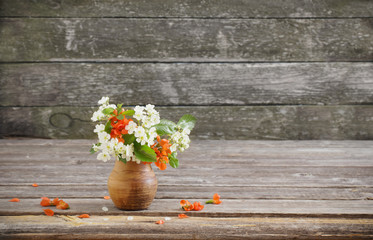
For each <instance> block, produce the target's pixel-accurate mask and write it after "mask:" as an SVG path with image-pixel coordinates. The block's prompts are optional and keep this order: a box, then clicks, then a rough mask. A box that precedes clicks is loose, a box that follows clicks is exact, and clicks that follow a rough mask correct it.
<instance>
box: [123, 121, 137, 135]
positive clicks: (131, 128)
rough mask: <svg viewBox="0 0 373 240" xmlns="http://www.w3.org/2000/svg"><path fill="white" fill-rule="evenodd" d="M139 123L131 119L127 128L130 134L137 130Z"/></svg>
mask: <svg viewBox="0 0 373 240" xmlns="http://www.w3.org/2000/svg"><path fill="white" fill-rule="evenodd" d="M136 127H137V124H136V123H135V122H134V121H130V122H129V123H128V125H127V126H126V130H127V131H128V133H129V134H132V133H133V132H134V131H135V130H136Z"/></svg>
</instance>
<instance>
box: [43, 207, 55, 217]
mask: <svg viewBox="0 0 373 240" xmlns="http://www.w3.org/2000/svg"><path fill="white" fill-rule="evenodd" d="M43 211H44V213H45V214H46V215H47V216H53V215H54V212H53V211H52V210H51V209H49V208H48V209H43Z"/></svg>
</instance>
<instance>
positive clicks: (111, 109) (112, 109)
mask: <svg viewBox="0 0 373 240" xmlns="http://www.w3.org/2000/svg"><path fill="white" fill-rule="evenodd" d="M113 112H114V108H105V109H104V110H102V113H103V114H105V115H109V114H112V113H113Z"/></svg>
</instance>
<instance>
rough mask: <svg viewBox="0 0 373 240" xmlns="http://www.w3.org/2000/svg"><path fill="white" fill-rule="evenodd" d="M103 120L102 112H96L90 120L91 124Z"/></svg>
mask: <svg viewBox="0 0 373 240" xmlns="http://www.w3.org/2000/svg"><path fill="white" fill-rule="evenodd" d="M104 118H105V115H104V114H103V113H102V111H100V110H98V111H96V112H94V113H93V115H92V117H91V120H92V122H96V121H101V120H103V119H104Z"/></svg>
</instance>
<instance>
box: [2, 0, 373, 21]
mask: <svg viewBox="0 0 373 240" xmlns="http://www.w3.org/2000/svg"><path fill="white" fill-rule="evenodd" d="M1 3H2V4H1V5H0V16H6V17H30V16H32V17H152V18H154V17H193V18H211V17H214V18H274V17H275V18H283V17H287V18H312V17H326V18H328V17H371V16H372V12H373V3H372V2H371V1H369V0H312V1H311V0H282V1H278V0H261V1H257V0H245V1H242V0H205V1H194V0H153V1H151V2H149V1H146V0H136V1H133V0H106V1H95V2H94V3H92V1H90V0H79V1H75V0H62V1H61V0H59V1H57V0H38V1H22V0H3V1H2V2H1Z"/></svg>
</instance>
